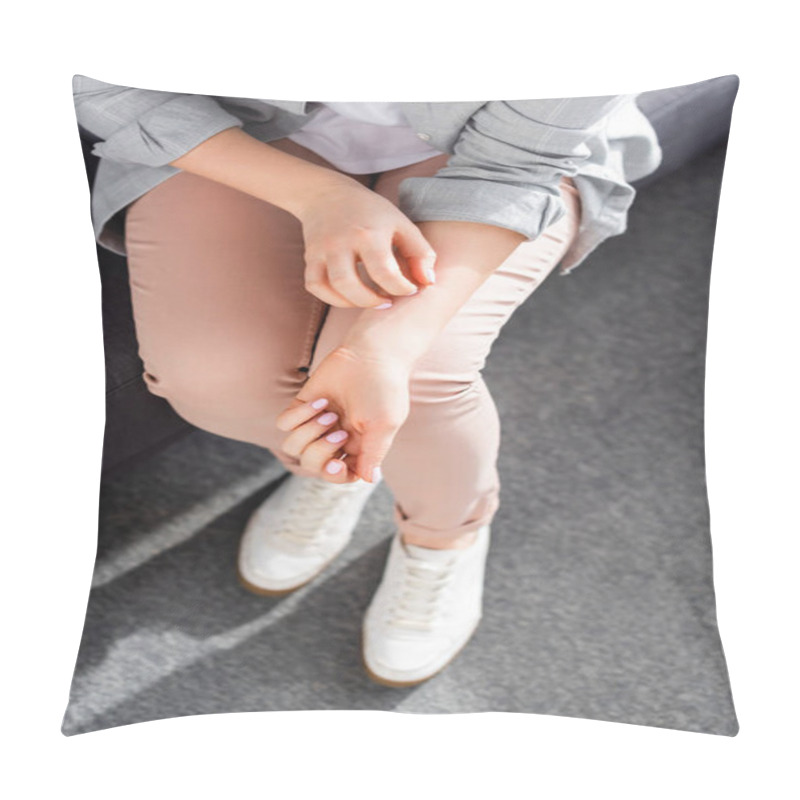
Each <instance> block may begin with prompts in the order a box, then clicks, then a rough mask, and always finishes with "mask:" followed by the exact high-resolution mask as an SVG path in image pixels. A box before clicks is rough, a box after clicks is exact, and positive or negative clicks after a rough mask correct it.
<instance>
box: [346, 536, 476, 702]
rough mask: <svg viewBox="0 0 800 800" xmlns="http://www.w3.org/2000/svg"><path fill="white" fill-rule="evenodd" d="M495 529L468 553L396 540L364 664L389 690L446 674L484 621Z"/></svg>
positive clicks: (370, 615) (367, 633)
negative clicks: (486, 572)
mask: <svg viewBox="0 0 800 800" xmlns="http://www.w3.org/2000/svg"><path fill="white" fill-rule="evenodd" d="M490 536H491V529H490V526H489V525H484V526H483V527H482V528H480V529H479V530H478V537H477V539H476V541H475V542H473V543H472V544H471V545H470V546H469V547H467V548H464V549H448V550H435V549H432V548H428V547H418V546H416V545H408V544H404V543H403V542H402V539H401V537H400V532H399V531H398V532H397V533H396V534H395V536H394V539H393V540H392V544H391V548H390V550H389V558H388V560H387V562H386V569H385V571H384V574H383V580H382V581H381V584H380V585H379V586H378V589H377V590H376V592H375V595H374V597H373V598H372V602H371V603H370V606H369V608H368V609H367V612H366V615H365V617H364V625H363V631H362V635H363V646H362V658H363V660H364V667H365V668H366V671H367V674H368V675H369V676H370V678H372V680H374V681H376V682H377V683H381V684H383V685H385V686H398V687H400V686H413V685H414V684H417V683H421V682H422V681H424V680H427V679H428V678H430V677H431V676H433V675H435V674H436V673H437V672H439V671H440V670H442V669H443V668H444V667H446V666H447V665H448V664H449V663H450V661H452V660H453V658H455V656H456V655H457V654H458V653H459V652H460V650H461V649H462V648H463V647H464V646H465V645H466V643H467V642H468V641H469V639H470V637H471V636H472V634H473V633H474V632H475V629H476V628H477V627H478V623H479V622H480V619H481V614H482V609H483V577H484V568H485V565H486V555H487V553H488V550H489V541H490Z"/></svg>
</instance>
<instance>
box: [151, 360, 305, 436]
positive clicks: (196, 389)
mask: <svg viewBox="0 0 800 800" xmlns="http://www.w3.org/2000/svg"><path fill="white" fill-rule="evenodd" d="M295 372H296V375H291V374H290V372H289V371H287V370H283V369H279V368H277V366H274V368H273V367H271V366H270V365H269V364H268V363H263V362H262V363H260V364H259V365H258V368H256V367H255V365H254V364H253V362H252V361H251V360H249V359H239V358H235V357H231V358H227V359H224V360H220V361H212V360H200V359H197V360H190V359H183V360H180V361H176V362H174V363H173V364H172V365H171V366H169V367H164V366H162V367H160V368H159V369H155V368H151V367H147V368H146V370H145V372H144V375H143V378H144V382H145V384H146V386H147V388H148V390H149V391H150V392H151V393H152V394H154V395H157V396H159V397H163V398H164V399H166V400H167V401H168V402H169V403H170V404H171V405H172V406H173V408H175V410H176V411H177V412H178V413H180V414H181V415H182V416H186V415H187V412H189V413H191V410H197V411H202V412H203V414H204V415H213V416H214V417H225V418H240V419H241V418H250V419H252V418H268V417H270V416H277V415H278V414H279V413H280V412H281V411H282V410H283V408H285V407H286V405H288V403H289V402H290V401H291V399H292V398H293V397H294V396H295V395H296V394H297V392H299V391H300V388H301V386H302V383H303V380H304V379H305V376H304V375H303V373H301V372H299V371H295ZM190 421H191V420H190Z"/></svg>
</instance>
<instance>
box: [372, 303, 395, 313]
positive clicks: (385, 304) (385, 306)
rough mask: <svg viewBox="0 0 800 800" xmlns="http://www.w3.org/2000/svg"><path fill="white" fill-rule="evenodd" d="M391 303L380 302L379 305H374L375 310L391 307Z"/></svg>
mask: <svg viewBox="0 0 800 800" xmlns="http://www.w3.org/2000/svg"><path fill="white" fill-rule="evenodd" d="M391 307H392V304H391V303H381V304H380V305H379V306H375V310H376V311H380V310H381V309H382V308H391Z"/></svg>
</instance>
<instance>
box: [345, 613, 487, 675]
mask: <svg viewBox="0 0 800 800" xmlns="http://www.w3.org/2000/svg"><path fill="white" fill-rule="evenodd" d="M480 624H481V618H480V617H479V618H478V621H477V622H476V623H475V625H474V626H473V628H472V630H471V631H470V632H469V636H467V638H466V639H465V640H464V644H462V645H461V647H459V648H458V650H456V651H455V653H453V655H452V656H450V658H449V659H448V660H447V661H445V663H444V664H442V666H441V667H439V668H438V669H437V670H435V671H434V672H431V673H430V674H429V675H425V676H424V677H422V678H416V679H415V680H413V681H392V680H389V679H388V678H382V677H381V676H380V675H376V674H375V673H374V672H373V671H372V670H371V669H370V668H369V667H368V666H367V659H366V657H365V655H364V633H363V631H362V634H361V666H362V667H363V668H364V671H365V672H366V673H367V675H368V676H369V678H370V680H372V681H374V682H375V683H378V684H380V685H381V686H388V687H389V688H391V689H407V688H408V687H410V686H418V685H419V684H420V683H425V681H429V680H430V679H431V678H433V677H435V676H436V675H438V674H439V673H440V672H443V671H444V670H445V669H446V668H447V667H449V666H450V664H452V663H453V661H455V659H456V657H457V656H459V655H460V654H461V652H462V651H463V650H464V648H465V647H466V646H467V645H468V644H469V643H470V640H471V639H472V637H473V636H474V635H475V631H476V630H478V626H479V625H480Z"/></svg>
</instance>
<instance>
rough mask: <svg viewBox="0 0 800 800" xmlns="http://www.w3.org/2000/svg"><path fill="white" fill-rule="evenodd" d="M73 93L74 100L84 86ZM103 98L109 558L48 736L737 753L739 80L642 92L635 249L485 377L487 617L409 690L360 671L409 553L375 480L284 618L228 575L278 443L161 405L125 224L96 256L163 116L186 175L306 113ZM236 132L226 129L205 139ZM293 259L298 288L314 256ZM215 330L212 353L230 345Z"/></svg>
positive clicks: (282, 476)
mask: <svg viewBox="0 0 800 800" xmlns="http://www.w3.org/2000/svg"><path fill="white" fill-rule="evenodd" d="M75 77H76V86H77V85H78V84H79V82H80V79H81V78H82V77H83V76H75ZM87 80H88V81H89V82H91V81H92V79H87ZM95 83H96V84H97V85H101V84H100V83H99V82H95ZM102 86H104V87H105V89H104V90H103V91H99V92H97V93H96V94H95V95H94V96H92V95H91V93H87V94H80V93H78V92H76V94H75V100H76V114H77V121H78V133H79V141H80V144H81V147H82V152H83V156H84V159H85V163H86V168H87V177H88V180H89V185H90V187H91V190H92V207H91V212H92V214H91V220H90V219H89V218H87V224H92V225H93V226H94V229H95V234H96V237H97V238H98V247H97V257H98V265H99V269H100V275H101V279H102V304H103V305H102V314H103V331H104V344H105V359H106V384H107V394H106V427H105V438H104V447H103V471H102V478H101V485H100V489H101V492H100V509H99V511H100V514H99V531H98V549H97V560H96V564H95V569H94V577H93V583H92V587H91V591H90V595H89V602H88V609H87V615H86V622H85V627H84V631H83V637H82V641H81V644H80V650H79V654H78V659H77V665H76V669H75V674H74V677H73V682H72V687H71V691H70V700H69V704H68V707H67V709H66V714H65V718H64V723H63V732H64V733H65V734H66V735H75V734H79V733H84V732H89V731H95V730H101V729H107V728H112V727H115V726H120V725H126V724H130V723H135V722H142V721H148V720H155V719H163V718H168V717H178V716H186V715H196V714H210V713H230V712H239V711H272V710H305V709H342V710H348V709H378V710H393V711H404V712H412V713H414V712H415V713H438V714H441V713H464V712H478V711H512V712H525V713H534V714H549V715H559V716H567V717H579V718H587V719H595V720H606V721H614V722H624V723H631V724H637V725H646V726H655V727H662V728H671V729H678V730H684V731H694V732H700V733H711V734H718V735H724V736H734V735H736V733H737V731H738V722H737V719H736V714H735V710H734V706H733V701H732V696H731V689H730V685H729V680H728V673H727V667H726V662H725V657H724V654H723V649H722V644H721V641H720V636H719V632H718V629H717V622H716V607H715V595H714V586H713V579H712V551H711V540H710V532H709V513H708V502H707V494H706V483H705V459H704V433H703V397H704V395H703V388H704V372H705V345H706V329H707V307H708V290H709V276H710V265H711V254H712V251H713V244H714V234H715V224H716V213H717V205H718V200H719V193H720V187H721V181H722V175H723V168H724V162H725V149H726V143H727V136H728V132H729V127H730V120H731V112H732V106H733V102H734V99H735V96H736V92H737V89H738V78H737V76H735V75H726V76H722V77H718V78H712V79H710V80H706V81H702V82H700V83H696V84H691V85H687V86H677V87H671V88H667V89H656V90H653V91H650V92H645V93H642V94H639V95H637V96H636V98H635V102H636V106H637V108H638V110H639V111H640V112H641V113H642V114H643V115H644V117H645V118H646V119H647V120H648V121H649V123H650V125H651V126H652V131H653V132H654V134H655V135H656V136H657V141H658V146H659V147H660V158H659V161H658V166H657V168H655V169H651V170H650V171H649V172H648V173H647V174H645V175H641V176H636V178H635V179H633V180H631V186H632V187H633V188H634V189H635V190H636V191H635V200H634V201H633V203H632V205H631V206H630V209H629V212H628V214H627V219H626V227H625V230H624V231H621V232H617V233H615V234H614V235H613V236H609V237H607V238H606V239H605V240H604V241H603V242H602V244H601V245H600V246H599V247H597V248H596V249H595V250H594V251H593V252H591V254H590V255H589V256H588V258H587V259H586V260H585V262H584V263H583V264H582V265H581V268H580V269H578V270H577V271H576V272H575V273H574V274H570V275H569V276H568V277H567V276H558V277H555V276H554V277H551V278H549V279H548V280H546V281H544V283H543V285H542V286H541V287H539V288H538V289H537V291H536V292H535V294H533V295H532V296H531V297H530V298H529V299H527V300H526V301H525V302H524V303H522V304H521V305H520V306H519V308H518V309H517V310H516V311H515V313H514V314H513V316H512V317H511V318H510V319H509V320H508V321H507V322H506V324H505V325H504V326H503V327H502V332H501V335H500V336H499V338H498V339H497V341H496V342H495V344H494V345H493V347H492V350H491V356H490V357H489V358H488V360H487V362H486V365H485V368H484V370H483V378H484V380H485V382H486V384H487V386H488V387H489V388H490V390H491V395H492V397H493V398H494V402H495V404H496V407H497V413H498V414H499V419H500V420H501V422H502V426H503V438H502V442H501V446H500V452H499V459H498V465H497V466H498V471H499V475H500V476H501V478H502V495H501V497H502V501H501V502H500V505H499V508H498V509H497V512H496V514H495V516H494V518H493V520H492V526H491V529H492V539H491V546H490V549H489V552H488V556H487V560H486V567H485V582H484V589H483V615H482V618H481V619H480V624H479V626H478V627H477V629H476V630H475V632H474V634H473V635H472V637H471V638H470V639H469V641H468V642H467V644H466V646H465V647H464V648H463V649H462V650H461V651H460V652H458V653H457V655H456V656H455V657H454V658H453V659H452V661H451V662H450V663H448V664H447V665H446V666H445V667H444V669H442V670H441V671H439V672H437V673H436V674H435V675H433V676H432V677H430V678H428V679H427V680H424V681H421V682H419V683H417V684H416V685H414V686H409V687H395V686H387V685H381V684H380V683H378V682H376V681H374V680H371V678H370V675H368V674H367V672H366V670H365V669H364V664H363V663H362V661H361V658H362V656H361V627H362V622H363V617H364V614H365V612H366V609H367V607H368V605H369V604H370V600H371V598H372V597H373V595H374V593H375V590H376V588H377V586H378V584H379V581H380V580H381V576H382V572H383V569H384V565H385V563H386V559H387V555H388V553H389V546H390V542H391V540H392V537H393V536H394V534H395V532H396V526H395V524H394V522H393V495H392V490H391V488H390V486H389V482H388V479H387V480H384V481H383V482H381V483H380V484H379V485H378V486H377V488H376V489H375V490H374V492H373V493H372V494H371V495H370V496H369V498H368V500H367V501H366V504H365V505H364V507H363V510H361V512H360V517H358V518H357V522H356V523H355V528H354V530H353V533H352V538H351V539H350V540H349V542H348V544H347V545H346V547H345V548H344V549H343V551H342V552H341V553H340V554H339V555H338V557H337V558H336V559H335V560H334V561H333V562H332V563H331V564H330V565H329V566H328V567H327V568H326V569H324V570H323V571H322V572H321V573H320V574H318V575H317V576H316V577H314V578H313V579H312V580H311V581H309V582H308V583H306V584H304V585H303V586H301V587H300V588H298V589H296V590H295V591H292V592H289V593H286V594H282V595H275V596H267V595H259V594H256V593H254V592H252V591H248V590H247V588H246V587H245V586H244V585H243V584H242V583H241V582H240V581H239V580H237V557H238V548H239V541H240V539H241V536H242V532H243V530H244V528H245V525H246V524H247V522H248V520H249V519H250V518H251V515H252V514H253V513H254V512H255V510H256V509H258V508H259V507H261V506H262V504H265V503H266V501H267V500H268V498H270V497H271V496H272V494H273V493H274V492H276V491H277V489H278V487H280V486H284V485H286V483H287V481H288V478H289V477H290V476H288V474H287V471H286V469H285V467H284V465H283V464H282V463H281V461H280V460H279V459H278V458H277V457H276V454H275V453H273V452H271V451H270V450H269V449H268V448H266V447H264V446H261V445H259V444H258V443H255V442H253V441H247V440H246V437H244V436H242V437H241V438H236V437H235V436H233V435H232V436H226V435H220V434H219V433H217V432H214V431H212V430H210V429H203V428H202V427H199V426H198V425H196V424H193V423H192V422H191V421H190V419H192V415H191V414H190V413H187V411H186V409H184V408H182V407H179V406H178V407H173V405H172V403H171V402H170V399H169V398H168V397H165V396H159V394H158V393H157V392H154V391H152V389H153V388H154V386H153V383H152V381H153V380H155V379H154V378H153V376H149V380H150V381H151V382H150V383H148V375H147V374H146V373H145V368H144V364H143V361H142V359H141V358H140V352H141V350H140V348H141V345H142V342H141V341H140V340H139V339H140V336H141V335H142V334H143V331H139V330H137V323H135V322H134V318H135V312H136V308H135V304H134V303H133V302H132V291H131V290H132V279H131V274H130V270H129V265H128V263H127V259H126V256H125V254H124V253H123V252H120V248H119V247H116V248H115V247H114V246H113V243H114V242H115V241H116V242H120V241H124V237H125V235H126V229H125V222H126V213H127V206H125V207H122V208H121V209H119V208H117V210H116V214H115V216H114V218H113V219H112V220H110V222H108V226H106V227H105V234H104V236H107V237H109V238H104V239H102V240H101V239H100V238H99V237H100V230H99V225H98V217H97V214H98V213H99V211H98V209H112V210H113V209H115V208H116V207H115V205H114V204H115V203H116V204H117V206H119V205H120V203H122V202H131V201H132V200H134V199H137V198H138V197H140V196H143V194H145V193H146V192H147V191H150V188H149V187H153V186H156V185H158V186H170V185H171V184H170V181H172V180H173V178H172V176H173V175H180V174H182V171H181V170H180V169H177V168H167V173H168V174H167V175H166V177H165V174H164V163H166V162H164V161H162V162H161V163H156V159H155V157H153V159H151V160H150V163H148V156H147V155H146V153H147V152H148V147H149V148H151V151H154V150H156V149H157V148H158V147H159V146H163V144H164V143H163V142H162V143H160V144H159V143H153V142H152V141H150V142H148V138H147V129H148V126H150V127H151V128H152V126H156V127H157V126H158V124H159V123H160V122H163V121H164V115H165V114H168V113H170V111H169V109H170V107H171V109H172V112H171V113H173V114H174V113H175V109H176V107H177V108H178V109H179V110H180V111H181V113H185V114H186V116H185V120H186V128H185V130H184V129H181V128H180V126H178V128H175V123H174V119H173V120H172V123H171V124H172V126H173V129H172V130H171V132H170V131H169V129H168V128H165V130H167V131H168V132H167V134H165V135H166V136H167V138H169V136H172V139H171V140H170V141H168V142H167V144H168V145H169V146H170V147H173V148H174V150H173V155H175V154H179V153H181V152H188V151H190V150H191V149H192V148H193V147H196V146H197V145H198V144H199V143H200V142H199V141H193V140H192V132H193V131H195V130H197V129H198V128H197V126H198V125H199V126H201V128H202V125H203V124H206V123H209V124H210V122H209V121H210V120H211V119H212V118H213V115H214V114H219V113H220V109H221V108H224V109H225V114H226V116H227V115H231V116H232V117H233V118H235V119H236V122H238V123H240V124H241V125H242V127H243V129H244V130H245V132H248V133H250V134H251V135H252V136H254V137H256V138H258V137H259V136H261V137H262V139H268V138H269V137H268V136H265V134H264V131H270V130H273V129H272V128H270V125H271V124H273V125H274V124H277V123H276V122H275V121H276V120H277V119H278V118H279V116H280V115H281V114H282V115H283V116H280V119H282V120H287V119H288V120H291V119H292V116H291V115H292V114H299V113H301V111H300V109H302V108H303V104H304V102H305V101H297V102H289V101H280V102H279V101H276V103H277V106H276V107H277V109H278V110H277V112H276V116H275V117H273V118H272V122H270V119H269V118H267V120H266V122H265V118H264V117H263V115H262V116H259V113H258V112H257V111H254V109H257V103H258V102H259V101H258V100H256V99H250V98H244V99H243V98H240V97H236V96H235V93H231V95H230V96H228V97H224V98H222V97H217V96H215V97H211V96H200V95H176V94H175V93H164V92H159V91H156V90H153V89H148V90H142V89H133V88H129V87H122V86H113V85H110V84H102ZM79 94H80V96H79ZM134 95H135V96H136V97H137V98H138V99H139V100H141V99H142V98H144V99H145V101H147V102H145V103H144V105H143V106H141V109H142V110H141V116H140V117H139V118H138V119H134V120H133V121H131V120H128V128H129V129H131V128H132V129H133V130H138V136H139V139H140V141H139V142H138V144H137V147H138V148H139V149H138V150H137V149H136V147H132V148H131V149H129V150H128V151H127V152H125V151H124V147H125V143H124V142H123V144H120V140H121V138H122V136H121V135H117V136H116V137H115V138H114V140H112V137H111V136H109V131H108V127H107V124H106V123H107V119H106V123H104V122H103V119H102V111H103V108H104V107H103V103H104V102H105V101H107V100H108V98H109V97H111V96H113V97H114V98H115V101H116V102H121V103H122V105H121V106H120V105H117V106H114V108H125V107H126V106H125V102H126V101H127V98H129V97H133V96H134ZM176 97H177V100H178V103H177V106H176V103H175V99H176ZM190 100H191V102H187V101H190ZM262 102H263V103H264V104H268V103H269V101H262ZM517 102H519V101H517ZM523 104H524V101H523ZM476 105H479V104H476ZM265 107H266V105H265ZM105 108H106V110H107V109H108V108H109V106H106V107H105ZM206 114H207V115H209V116H208V117H207V118H206V117H205V116H204V115H206ZM120 124H122V123H120ZM231 124H232V123H231V122H230V120H226V119H222V120H221V123H220V126H218V129H219V130H220V131H221V130H223V129H224V128H227V127H230V126H231ZM468 124H471V123H468ZM137 125H138V129H137V128H136V126H137ZM295 127H296V125H295ZM206 130H207V131H211V130H213V125H211V126H210V127H208V128H207V129H206ZM465 130H466V127H465ZM537 130H539V129H538V128H537V127H536V126H532V128H531V151H532V152H536V147H537V142H536V136H537V135H540V134H537ZM593 130H595V131H596V130H598V128H593ZM600 130H602V126H601V127H600ZM216 132H218V131H216V130H214V133H216ZM184 133H185V135H183V134H184ZM211 135H213V134H212V133H209V134H208V136H206V138H208V137H210V136H211ZM272 138H273V139H274V136H272ZM622 146H623V147H625V146H629V147H630V148H635V147H637V146H641V142H640V141H638V140H637V141H634V140H631V141H630V142H628V143H627V144H626V143H625V142H623V143H622ZM456 147H457V145H456ZM577 147H578V150H577V151H576V152H583V151H581V150H580V143H578V145H577ZM545 149H546V145H543V146H542V152H544V151H545ZM137 153H138V155H137ZM628 155H629V154H628ZM578 161H580V159H578ZM104 162H105V163H104ZM531 169H532V170H533V169H534V167H531ZM581 169H583V167H581V166H579V167H578V172H577V175H578V176H580V175H581ZM587 169H588V167H587ZM206 180H211V179H206ZM172 185H174V181H173V184H172ZM142 187H146V188H144V189H143V188H142ZM231 191H235V190H231ZM137 192H138V194H137ZM167 196H169V195H168V193H167ZM185 197H186V195H184V198H185ZM595 199H596V198H595ZM587 200H588V202H592V201H591V199H590V198H588V196H586V197H584V201H585V202H587ZM257 202H264V201H257ZM164 208H165V209H166V205H165V206H164ZM168 211H169V214H168V215H167V211H166V210H165V215H167V216H168V220H170V225H172V222H171V220H173V216H172V214H173V213H174V214H176V215H178V216H176V217H175V218H174V219H175V220H177V219H179V218H180V219H183V218H184V216H182V215H186V217H187V218H190V217H191V214H192V213H193V212H194V209H193V208H192V200H191V196H189V200H186V199H184V205H183V206H182V208H181V210H180V214H179V210H178V209H176V208H170V209H168ZM595 211H597V209H596V208H595ZM600 211H601V212H602V209H600ZM220 216H221V217H223V216H224V215H220ZM213 226H214V216H213V215H211V216H204V217H202V219H200V220H198V223H197V226H196V227H192V226H191V225H189V226H185V225H184V227H179V225H178V223H177V221H176V222H175V224H174V227H170V230H174V231H175V236H198V237H203V236H208V235H209V230H208V228H209V227H211V228H213ZM166 227H169V226H166ZM109 232H110V233H109ZM213 235H214V236H216V237H217V241H219V237H220V236H229V237H230V249H229V251H226V252H228V253H229V254H235V253H237V252H240V250H239V251H237V249H236V248H237V244H239V242H238V240H237V236H238V229H237V227H236V226H232V227H230V229H229V230H227V232H226V231H220V230H216V231H214V232H213ZM115 236H116V237H117V238H116V239H115V238H114V237H115ZM109 243H111V246H109ZM223 244H224V242H223ZM151 246H152V247H153V248H156V249H157V248H158V247H160V246H162V245H161V244H160V240H159V241H154V243H153V244H152V245H151ZM223 249H224V248H223ZM232 257H235V256H232ZM296 260H297V269H298V270H300V271H301V272H302V270H303V268H304V264H303V254H302V249H298V250H297V251H296ZM219 266H220V269H226V270H227V269H230V268H231V265H230V264H220V265H219ZM723 266H724V265H723ZM87 267H88V265H87ZM264 267H265V269H266V268H268V264H265V265H264ZM176 271H177V267H176ZM556 272H557V271H556ZM185 274H186V275H189V279H187V283H186V286H185V287H183V289H182V290H184V291H185V292H187V293H191V292H193V291H195V290H196V288H197V287H196V284H195V282H193V279H192V278H191V270H189V271H187V272H186V273H185ZM197 280H200V279H199V278H198V279H197ZM281 319H283V318H282V317H281V318H279V319H278V320H277V321H274V324H281V322H280V320H281ZM137 321H138V320H137ZM207 323H208V320H204V319H198V320H197V325H198V326H203V325H205V324H207ZM316 323H317V325H319V324H320V320H317V321H316ZM226 333H227V332H226V331H225V330H218V331H217V330H215V331H214V333H213V335H214V336H216V337H218V341H220V342H221V343H222V344H224V341H225V335H226ZM310 333H311V334H314V333H315V331H313V330H312V331H311V332H310ZM316 333H318V328H317V330H316ZM193 335H194V334H193V331H192V330H187V331H185V336H187V337H191V336H193ZM194 368H195V369H202V364H200V365H196V366H195V367H194ZM156 388H157V387H156ZM176 405H177V404H176ZM506 431H508V434H507V435H506ZM420 452H421V457H424V449H422V450H421V451H420ZM297 480H298V479H295V481H297ZM285 513H288V511H287V512H285Z"/></svg>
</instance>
